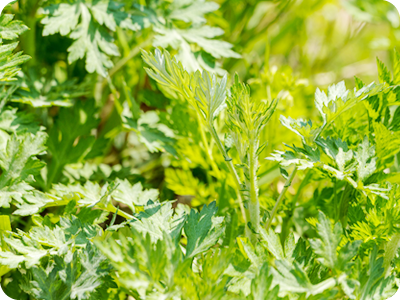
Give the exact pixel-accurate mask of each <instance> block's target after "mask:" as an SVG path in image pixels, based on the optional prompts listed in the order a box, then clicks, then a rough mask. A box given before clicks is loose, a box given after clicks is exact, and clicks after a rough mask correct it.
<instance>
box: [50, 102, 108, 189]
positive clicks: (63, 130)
mask: <svg viewBox="0 0 400 300" xmlns="http://www.w3.org/2000/svg"><path fill="white" fill-rule="evenodd" d="M96 113H97V109H96V107H95V104H94V101H81V102H78V103H77V104H76V105H75V106H74V107H72V108H63V109H61V110H60V114H59V115H58V118H57V120H56V123H55V125H54V126H53V127H52V128H51V130H50V133H49V140H48V142H47V146H48V149H49V152H50V153H51V154H52V160H51V162H50V163H49V167H48V173H47V186H48V188H49V187H50V186H51V184H52V183H53V182H57V181H59V180H60V177H61V174H62V170H63V168H64V166H65V165H67V164H71V163H76V162H79V161H81V160H83V159H84V158H85V156H86V155H88V154H89V152H90V150H91V149H92V147H93V145H94V143H95V140H96V139H95V137H94V136H93V135H92V129H94V128H96V127H97V125H98V123H99V121H100V120H99V119H98V118H97V117H96Z"/></svg>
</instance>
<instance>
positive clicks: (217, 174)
mask: <svg viewBox="0 0 400 300" xmlns="http://www.w3.org/2000/svg"><path fill="white" fill-rule="evenodd" d="M196 115H197V122H198V123H199V131H200V136H201V141H202V142H203V144H204V148H205V149H204V150H205V152H206V154H207V159H208V162H209V164H210V165H211V168H212V170H213V171H214V176H215V177H217V178H218V179H219V178H221V176H220V175H221V172H220V170H219V168H218V166H217V164H216V163H215V161H214V159H213V158H212V152H211V149H210V147H209V145H208V142H207V137H206V133H205V132H204V128H203V126H201V125H200V124H201V123H202V120H201V117H200V115H199V113H196Z"/></svg>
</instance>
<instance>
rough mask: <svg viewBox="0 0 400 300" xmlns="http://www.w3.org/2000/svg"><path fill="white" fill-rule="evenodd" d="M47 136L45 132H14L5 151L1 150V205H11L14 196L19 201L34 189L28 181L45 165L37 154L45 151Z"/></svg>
mask: <svg viewBox="0 0 400 300" xmlns="http://www.w3.org/2000/svg"><path fill="white" fill-rule="evenodd" d="M46 138H47V135H46V134H45V133H43V132H38V133H37V134H36V135H33V134H31V133H25V134H22V135H19V136H17V135H15V134H14V135H12V136H11V137H10V138H9V140H8V142H7V147H6V149H5V151H2V152H0V167H1V169H2V170H3V173H2V174H1V176H0V193H1V194H2V197H1V198H2V200H1V201H0V206H2V207H10V202H11V199H12V198H13V199H15V200H17V201H18V200H20V198H21V196H22V195H23V194H24V193H25V192H26V191H29V190H31V189H32V187H30V186H29V185H28V184H27V183H26V181H28V182H29V181H32V180H33V176H34V175H37V174H39V172H40V170H41V169H42V168H43V167H44V163H43V162H41V161H39V160H38V159H37V158H36V155H40V154H44V153H45V150H46V148H45V146H44V143H45V141H46Z"/></svg>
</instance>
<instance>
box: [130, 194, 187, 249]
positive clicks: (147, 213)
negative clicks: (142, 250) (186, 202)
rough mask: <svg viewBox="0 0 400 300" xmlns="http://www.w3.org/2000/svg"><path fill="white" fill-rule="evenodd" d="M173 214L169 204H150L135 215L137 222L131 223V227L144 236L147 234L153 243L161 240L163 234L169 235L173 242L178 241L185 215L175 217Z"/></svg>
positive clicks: (181, 213)
mask: <svg viewBox="0 0 400 300" xmlns="http://www.w3.org/2000/svg"><path fill="white" fill-rule="evenodd" d="M173 213H174V211H173V210H172V204H171V202H166V203H163V204H160V203H159V202H155V203H152V202H150V203H149V204H147V205H146V206H145V207H144V211H142V212H140V213H139V214H137V215H136V216H137V218H138V219H139V220H137V221H133V222H132V223H131V226H132V227H133V228H134V229H135V230H137V231H138V232H140V233H142V234H143V235H144V236H146V234H149V236H150V239H151V241H152V242H153V243H156V242H157V241H158V240H162V239H163V237H164V234H168V235H170V236H171V237H172V240H173V241H178V239H179V238H180V236H181V230H182V227H183V224H184V222H185V220H186V214H185V212H184V211H181V212H180V214H175V215H173Z"/></svg>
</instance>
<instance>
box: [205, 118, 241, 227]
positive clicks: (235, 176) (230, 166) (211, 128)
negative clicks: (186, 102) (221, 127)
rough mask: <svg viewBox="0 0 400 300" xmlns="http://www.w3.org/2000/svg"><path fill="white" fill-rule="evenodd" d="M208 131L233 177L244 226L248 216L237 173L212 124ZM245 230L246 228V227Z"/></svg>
mask: <svg viewBox="0 0 400 300" xmlns="http://www.w3.org/2000/svg"><path fill="white" fill-rule="evenodd" d="M208 129H209V131H210V132H211V135H212V137H213V138H214V140H215V142H216V144H217V146H218V149H219V151H220V152H221V154H222V155H223V157H224V159H225V162H226V165H227V166H228V169H229V172H230V173H231V174H232V175H233V179H234V181H235V185H236V189H237V196H238V200H239V206H240V211H241V212H242V216H243V219H244V221H245V224H247V220H248V216H247V215H246V210H245V209H244V205H243V200H242V199H243V197H242V186H241V184H240V178H239V175H238V173H237V172H236V169H235V167H234V165H233V162H232V159H231V158H230V157H229V156H228V153H226V151H225V148H224V146H223V145H222V143H221V140H220V139H219V137H218V134H217V132H216V131H215V128H214V126H213V125H212V124H209V126H208ZM246 228H247V226H246Z"/></svg>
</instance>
